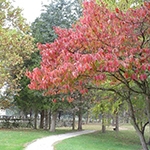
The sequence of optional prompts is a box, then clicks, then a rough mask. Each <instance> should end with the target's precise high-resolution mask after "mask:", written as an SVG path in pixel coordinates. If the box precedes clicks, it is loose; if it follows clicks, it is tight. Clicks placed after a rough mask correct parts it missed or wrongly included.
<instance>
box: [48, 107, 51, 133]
mask: <svg viewBox="0 0 150 150" xmlns="http://www.w3.org/2000/svg"><path fill="white" fill-rule="evenodd" d="M50 128H51V110H50V111H49V128H48V129H49V130H50Z"/></svg>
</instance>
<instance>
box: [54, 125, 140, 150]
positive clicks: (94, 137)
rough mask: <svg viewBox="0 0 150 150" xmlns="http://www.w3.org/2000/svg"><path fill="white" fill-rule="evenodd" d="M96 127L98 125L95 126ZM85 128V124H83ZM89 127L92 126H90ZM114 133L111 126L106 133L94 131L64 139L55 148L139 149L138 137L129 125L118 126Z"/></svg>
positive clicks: (86, 149)
mask: <svg viewBox="0 0 150 150" xmlns="http://www.w3.org/2000/svg"><path fill="white" fill-rule="evenodd" d="M89 127H90V126H89ZM96 127H97V128H98V127H99V126H96ZM85 128H86V126H85ZM90 128H91V129H92V128H93V126H91V127H90ZM120 129H121V131H119V133H116V132H115V131H113V130H112V129H111V128H109V129H108V130H107V132H106V133H101V132H100V131H99V132H96V133H93V134H87V135H82V136H78V137H74V138H71V139H67V140H64V141H62V142H60V143H58V144H56V145H55V150H141V149H142V147H141V145H140V141H139V138H138V136H137V134H136V132H135V131H134V129H133V127H132V126H131V125H126V126H122V127H120Z"/></svg>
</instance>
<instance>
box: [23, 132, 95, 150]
mask: <svg viewBox="0 0 150 150" xmlns="http://www.w3.org/2000/svg"><path fill="white" fill-rule="evenodd" d="M93 132H95V130H84V131H77V132H71V133H65V134H59V135H52V136H48V137H44V138H41V139H37V140H36V141H34V142H33V143H31V144H29V145H27V147H26V148H25V150H54V144H55V143H57V142H60V141H62V140H64V139H68V138H71V137H75V136H79V135H83V134H89V133H93Z"/></svg>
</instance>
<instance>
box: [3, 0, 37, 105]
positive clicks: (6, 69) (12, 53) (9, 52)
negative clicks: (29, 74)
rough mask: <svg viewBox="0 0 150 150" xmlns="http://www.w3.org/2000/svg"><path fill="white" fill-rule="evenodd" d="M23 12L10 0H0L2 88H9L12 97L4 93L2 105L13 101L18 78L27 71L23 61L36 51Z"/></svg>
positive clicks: (8, 91)
mask: <svg viewBox="0 0 150 150" xmlns="http://www.w3.org/2000/svg"><path fill="white" fill-rule="evenodd" d="M21 13H22V10H21V9H20V8H14V7H13V6H12V4H11V2H10V1H8V0H1V1H0V35H1V37H0V43H1V45H0V89H1V88H2V87H3V89H4V90H7V91H6V92H7V98H8V97H9V98H10V99H7V98H6V92H5V94H3V95H2V96H3V97H5V99H3V100H2V101H1V104H2V105H1V106H2V107H3V104H4V103H5V102H6V101H7V102H8V105H10V102H12V99H13V95H14V93H16V90H18V79H20V77H21V76H22V75H23V74H24V72H25V68H23V61H24V60H27V59H29V58H30V55H31V53H32V52H34V51H35V49H34V46H33V38H32V37H31V35H30V27H29V25H28V24H27V23H26V20H25V18H23V17H22V15H21ZM5 87H6V88H5ZM1 94H2V93H1ZM8 94H9V95H8ZM6 99H7V100H6Z"/></svg>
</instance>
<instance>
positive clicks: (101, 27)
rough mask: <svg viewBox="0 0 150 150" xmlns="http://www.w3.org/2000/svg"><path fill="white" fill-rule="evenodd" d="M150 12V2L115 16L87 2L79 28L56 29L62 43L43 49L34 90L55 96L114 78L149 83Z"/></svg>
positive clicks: (32, 74) (34, 76)
mask: <svg viewBox="0 0 150 150" xmlns="http://www.w3.org/2000/svg"><path fill="white" fill-rule="evenodd" d="M149 7H150V5H149V3H145V5H144V6H142V7H140V8H137V9H130V10H128V11H127V12H125V13H124V12H122V11H121V10H119V9H116V12H111V11H110V10H108V9H107V8H106V7H105V6H99V5H97V4H96V3H95V2H94V1H90V2H85V3H84V11H83V17H81V19H80V21H79V22H78V23H77V24H76V25H74V27H73V28H70V29H61V28H55V31H56V33H57V34H58V39H57V40H55V41H54V42H53V43H51V44H43V45H41V44H39V49H40V54H41V56H42V62H41V68H35V69H34V71H33V72H28V73H27V76H28V77H29V78H30V79H31V84H30V85H29V87H30V88H31V89H37V90H39V89H42V90H48V92H49V94H50V93H53V94H54V93H55V90H57V91H58V90H60V91H63V92H64V91H65V90H70V91H71V90H73V89H81V88H80V87H82V86H81V85H83V84H85V83H86V82H87V81H88V82H89V80H92V81H93V82H94V83H95V81H96V82H98V83H101V82H104V81H105V80H106V78H107V77H109V75H111V77H112V78H113V81H114V82H115V81H116V82H120V81H121V82H122V83H124V84H126V83H128V82H130V81H134V80H136V81H137V82H145V81H146V80H147V79H148V76H149V70H150V66H149V58H150V57H149V54H150V53H149V51H150V50H149V48H148V47H149V43H148V41H149V21H150V19H149V13H150V11H149ZM141 62H142V63H141ZM76 80H78V83H79V86H80V87H79V86H78V85H77V84H76ZM60 85H61V86H60Z"/></svg>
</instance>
